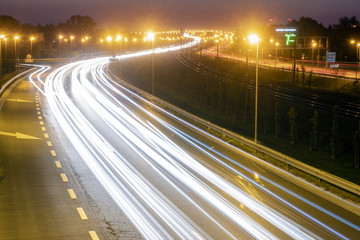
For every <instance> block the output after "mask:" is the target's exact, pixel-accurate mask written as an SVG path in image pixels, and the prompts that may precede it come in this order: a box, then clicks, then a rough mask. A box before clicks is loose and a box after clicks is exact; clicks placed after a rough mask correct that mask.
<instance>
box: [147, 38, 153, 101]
mask: <svg viewBox="0 0 360 240" xmlns="http://www.w3.org/2000/svg"><path fill="white" fill-rule="evenodd" d="M147 39H149V40H151V41H152V50H153V54H152V95H153V96H155V48H154V41H155V35H154V33H153V32H149V33H148V35H147Z"/></svg>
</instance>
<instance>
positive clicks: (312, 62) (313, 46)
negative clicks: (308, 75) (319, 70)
mask: <svg viewBox="0 0 360 240" xmlns="http://www.w3.org/2000/svg"><path fill="white" fill-rule="evenodd" d="M315 47H316V43H315V42H313V44H312V48H311V71H312V70H313V64H314V48H315Z"/></svg>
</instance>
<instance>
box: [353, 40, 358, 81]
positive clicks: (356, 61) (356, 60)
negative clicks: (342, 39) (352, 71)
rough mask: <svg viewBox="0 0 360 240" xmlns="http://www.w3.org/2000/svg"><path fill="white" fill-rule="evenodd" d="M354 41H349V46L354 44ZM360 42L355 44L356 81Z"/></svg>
mask: <svg viewBox="0 0 360 240" xmlns="http://www.w3.org/2000/svg"><path fill="white" fill-rule="evenodd" d="M354 43H355V40H351V44H354ZM359 50H360V42H359V43H357V44H356V59H355V64H356V76H355V79H356V80H357V74H358V70H359V56H360V52H359Z"/></svg>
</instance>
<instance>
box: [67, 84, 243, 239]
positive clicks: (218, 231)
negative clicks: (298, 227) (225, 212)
mask: <svg viewBox="0 0 360 240" xmlns="http://www.w3.org/2000/svg"><path fill="white" fill-rule="evenodd" d="M67 85H68V86H69V85H71V84H69V83H67ZM77 90H78V89H74V90H73V91H70V93H72V94H70V95H71V98H72V101H73V102H74V103H75V104H76V106H77V107H78V108H79V109H80V110H81V112H82V114H84V116H86V119H87V120H88V121H90V122H91V124H92V125H93V126H94V127H95V128H96V129H97V130H98V131H99V132H101V133H102V136H104V137H105V138H106V140H107V141H109V143H110V144H111V145H112V146H114V147H115V148H116V150H117V151H118V152H120V153H121V155H122V156H123V157H124V159H126V160H127V161H128V163H129V164H131V166H133V167H135V168H136V170H137V171H138V172H139V174H135V175H136V176H144V177H145V179H147V180H149V182H150V183H151V185H152V186H154V187H155V188H156V189H158V190H160V192H161V194H162V195H164V196H166V198H167V199H169V200H170V202H171V203H172V204H174V206H175V207H174V208H175V209H176V208H177V209H180V210H181V211H182V212H183V213H185V214H186V215H187V216H189V217H191V220H192V221H194V222H195V224H196V225H198V226H199V227H200V228H201V229H206V230H207V233H208V234H209V235H211V236H212V237H213V238H214V239H221V238H224V237H227V235H226V233H224V230H223V229H222V228H221V227H220V226H219V225H218V223H219V222H220V223H221V224H220V225H221V226H233V224H232V222H231V221H230V220H229V219H227V218H224V217H223V216H222V215H219V214H218V213H217V211H215V210H214V207H213V206H209V205H208V204H207V203H206V202H205V201H203V199H201V198H199V197H198V196H197V195H196V194H194V193H192V192H191V191H190V190H189V189H188V188H184V186H183V185H181V184H179V183H178V182H176V181H174V182H169V181H168V180H167V178H163V177H162V176H160V175H159V171H158V170H157V168H156V167H154V165H156V161H154V162H152V160H151V159H148V162H146V161H144V159H143V158H142V157H141V156H139V155H138V154H137V153H136V152H134V149H131V148H129V145H127V144H126V143H125V142H124V141H122V140H121V139H120V138H119V136H118V135H117V134H115V133H114V131H113V130H112V129H111V128H110V127H109V126H108V125H107V123H105V122H104V121H103V120H102V119H101V118H100V117H99V115H98V114H97V113H95V112H94V111H93V110H92V108H91V106H90V105H89V103H88V102H86V101H84V100H83V99H82V98H81V96H80V95H79V94H78V91H77ZM137 151H141V149H137ZM99 161H100V160H99ZM105 164H107V163H105ZM99 165H100V164H99ZM109 168H110V169H111V168H112V167H111V166H109ZM160 171H161V170H160ZM112 174H114V175H117V173H116V171H114V172H113V173H112ZM118 179H120V180H121V181H122V182H124V179H123V176H118ZM174 185H175V187H174ZM127 187H128V189H129V191H130V192H131V193H132V194H133V195H134V196H137V201H139V202H141V203H142V204H143V206H144V207H145V208H146V210H147V211H149V212H152V213H153V217H155V218H156V219H157V222H159V224H163V226H162V227H164V228H165V229H166V230H167V232H169V233H172V230H171V229H170V228H168V227H167V224H166V223H164V222H163V220H162V219H161V217H159V216H158V214H157V213H156V212H154V211H153V210H152V206H149V205H148V204H149V203H147V202H145V201H144V199H143V198H142V197H141V196H138V194H137V193H136V192H135V191H134V190H132V187H131V186H127ZM105 188H106V186H105ZM179 189H180V190H179ZM182 192H185V194H184V193H182ZM193 202H195V203H197V204H196V205H194V204H193ZM203 209H206V211H204V210H203ZM207 212H208V213H207ZM211 212H213V213H211ZM207 214H210V215H214V216H216V217H217V218H216V221H217V222H215V223H214V222H213V221H212V220H211V219H209V218H208V216H206V215H207ZM233 229H235V228H233ZM233 231H234V232H233V234H234V235H235V236H238V237H239V238H243V237H244V236H247V237H249V235H248V234H247V233H245V232H244V231H243V230H241V229H240V228H236V230H233ZM174 237H176V235H174Z"/></svg>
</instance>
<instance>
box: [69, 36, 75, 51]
mask: <svg viewBox="0 0 360 240" xmlns="http://www.w3.org/2000/svg"><path fill="white" fill-rule="evenodd" d="M74 38H75V37H74V36H70V49H71V50H72V48H73V40H74Z"/></svg>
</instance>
